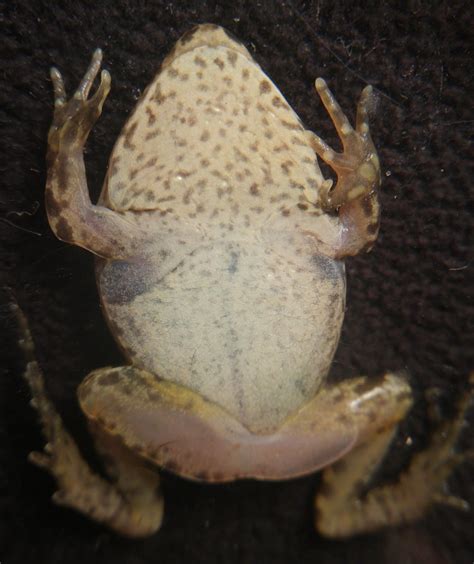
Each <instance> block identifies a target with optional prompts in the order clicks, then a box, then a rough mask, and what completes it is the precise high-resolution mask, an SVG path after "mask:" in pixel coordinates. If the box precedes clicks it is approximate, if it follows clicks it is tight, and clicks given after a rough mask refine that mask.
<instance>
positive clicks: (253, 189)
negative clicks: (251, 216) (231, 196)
mask: <svg viewBox="0 0 474 564" xmlns="http://www.w3.org/2000/svg"><path fill="white" fill-rule="evenodd" d="M250 193H251V194H252V196H258V195H259V194H260V190H259V189H258V185H257V184H256V183H255V182H254V183H253V184H252V186H250Z"/></svg>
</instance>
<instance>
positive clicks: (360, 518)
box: [315, 377, 474, 538]
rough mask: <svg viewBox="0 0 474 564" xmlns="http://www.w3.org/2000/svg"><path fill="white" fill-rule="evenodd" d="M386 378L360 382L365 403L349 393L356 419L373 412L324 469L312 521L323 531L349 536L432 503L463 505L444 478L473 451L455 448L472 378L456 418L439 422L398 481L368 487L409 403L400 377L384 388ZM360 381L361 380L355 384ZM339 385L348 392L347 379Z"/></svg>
mask: <svg viewBox="0 0 474 564" xmlns="http://www.w3.org/2000/svg"><path fill="white" fill-rule="evenodd" d="M386 382H387V377H385V379H384V381H383V382H382V383H381V384H380V385H377V386H373V387H372V388H371V389H370V388H369V386H368V385H367V384H365V386H366V390H365V393H364V394H363V395H365V397H366V399H368V400H369V401H368V402H367V404H366V405H365V406H364V403H365V401H366V400H365V399H364V397H363V396H362V397H360V398H358V397H357V396H354V400H353V402H352V404H353V405H352V407H353V408H354V407H355V408H356V409H360V413H361V416H362V418H361V423H363V419H364V412H365V414H368V413H372V414H373V415H375V417H373V415H372V416H371V417H370V418H369V419H370V425H368V426H367V427H366V428H365V430H363V429H362V428H361V433H360V440H359V443H358V445H357V447H356V448H355V449H354V450H353V451H351V452H350V453H349V454H348V456H346V457H345V458H344V459H343V460H340V461H338V462H336V463H335V464H334V465H333V466H331V467H329V468H327V469H325V470H324V473H323V479H322V485H321V490H320V492H319V494H318V495H317V497H316V500H315V508H316V516H315V517H316V522H315V524H316V528H317V529H318V531H319V532H320V533H321V534H323V535H325V536H328V537H339V538H340V537H348V536H353V535H355V534H359V533H367V532H370V531H373V530H375V529H378V528H381V527H384V526H389V525H392V526H393V525H399V524H401V523H406V522H410V521H415V520H416V519H418V518H420V517H421V516H422V515H423V514H424V513H425V512H426V511H427V509H428V508H429V506H430V505H432V504H433V503H435V502H443V503H446V504H448V505H451V506H454V507H456V508H458V509H459V508H461V509H465V507H466V503H465V502H463V500H461V499H458V498H456V497H454V496H450V495H447V494H446V483H445V482H446V480H447V479H448V477H449V475H450V473H451V472H452V470H453V468H454V467H455V466H457V465H458V464H459V463H461V462H462V461H463V460H465V459H466V458H467V457H468V456H471V455H472V453H469V452H468V453H466V454H457V453H456V452H455V449H454V447H455V444H456V442H457V441H458V438H459V435H460V433H461V430H462V428H463V426H464V423H465V414H466V412H467V410H468V408H469V406H470V404H471V401H472V398H473V396H474V378H471V388H470V390H468V392H467V393H465V394H464V395H463V396H462V398H461V401H460V404H459V406H458V410H457V415H456V417H455V418H454V419H453V420H451V421H448V422H444V423H442V424H441V425H440V426H439V427H438V429H437V431H436V433H435V434H434V436H433V438H432V441H431V444H430V445H429V446H428V447H427V448H426V449H425V450H423V451H421V452H419V453H417V454H416V455H415V456H414V457H413V458H412V461H411V463H410V465H409V466H408V469H407V470H405V471H404V473H403V474H402V475H401V476H400V478H399V480H398V481H397V482H395V483H393V484H392V483H390V484H384V485H381V486H376V487H373V488H371V489H368V488H367V484H368V482H369V480H370V479H371V477H372V476H373V474H374V472H375V471H376V469H377V467H378V466H379V463H380V462H381V460H382V458H383V456H384V455H385V454H386V452H387V450H388V448H389V446H390V443H391V441H392V438H393V436H394V435H395V432H396V430H397V421H399V420H401V419H402V418H403V417H404V415H405V414H406V412H407V411H408V409H409V407H410V405H411V394H410V393H409V392H410V390H409V388H408V387H407V384H404V382H403V380H399V385H398V386H397V385H395V386H391V387H387V386H386ZM394 383H395V384H396V381H394ZM363 386H364V383H363V382H361V383H360V384H359V385H358V386H357V385H356V387H359V388H362V387H363ZM343 387H344V388H346V390H345V394H346V395H350V393H351V388H354V385H353V383H352V382H351V381H349V382H347V383H343ZM354 391H356V389H355V388H354ZM371 396H372V397H371ZM377 396H378V398H377ZM370 404H372V406H371V405H370ZM364 492H365V494H364Z"/></svg>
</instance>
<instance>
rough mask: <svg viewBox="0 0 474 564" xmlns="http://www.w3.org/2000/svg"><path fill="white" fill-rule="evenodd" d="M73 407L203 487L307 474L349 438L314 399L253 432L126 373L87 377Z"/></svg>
mask: <svg viewBox="0 0 474 564" xmlns="http://www.w3.org/2000/svg"><path fill="white" fill-rule="evenodd" d="M332 399H334V398H332ZM79 401H80V404H81V407H82V409H83V411H84V413H85V414H86V416H87V417H88V418H89V420H90V421H92V422H93V423H94V424H96V425H98V426H99V427H100V428H101V429H102V431H103V433H105V434H107V435H109V436H115V437H117V438H118V439H119V440H120V441H121V442H122V443H123V444H124V445H125V446H126V447H127V448H128V449H130V450H132V451H134V452H136V453H138V454H139V455H140V456H142V457H144V458H146V459H148V460H150V461H152V462H154V463H155V464H157V465H159V466H162V467H164V468H166V469H168V470H170V471H172V472H175V473H176V474H179V475H181V476H184V477H187V478H190V479H194V480H202V481H208V482H226V481H232V480H235V479H239V478H257V479H266V480H278V479H286V478H292V477H295V476H300V475H304V474H308V473H311V472H313V471H315V470H317V469H319V468H321V467H323V466H326V465H328V464H330V463H332V462H334V461H335V460H337V459H338V458H340V457H341V456H343V455H344V454H345V453H346V452H347V451H348V450H350V449H351V448H352V447H353V446H354V444H355V442H356V439H357V430H356V427H355V426H354V425H353V424H352V422H351V421H349V420H342V419H341V420H338V419H337V417H335V416H333V409H332V405H328V406H326V407H325V406H324V405H321V404H320V402H319V401H318V400H315V401H313V402H310V403H309V404H307V405H306V406H305V408H303V409H302V410H301V411H300V412H298V413H297V414H295V415H294V416H293V417H291V418H289V419H288V420H287V421H285V422H284V423H283V424H282V425H281V427H279V428H278V429H271V430H268V432H266V433H259V434H256V433H253V432H251V430H249V429H247V428H246V427H244V426H243V425H242V424H241V423H240V422H239V421H238V420H237V419H235V418H234V417H233V416H231V415H230V414H228V413H227V412H226V411H225V410H224V409H222V408H221V407H219V406H218V405H216V404H214V403H211V402H210V401H208V400H206V399H205V398H204V397H202V396H201V395H199V394H197V393H195V392H193V391H192V390H190V389H187V388H184V387H182V386H179V385H176V384H174V383H171V382H166V381H163V380H160V379H158V378H157V377H156V376H154V375H153V374H150V373H148V372H146V371H143V370H140V369H137V368H134V367H128V368H120V369H116V368H109V369H105V370H104V369H102V370H99V371H96V372H93V373H92V374H91V375H89V377H88V378H87V379H86V380H85V381H84V382H83V383H82V385H81V386H80V389H79Z"/></svg>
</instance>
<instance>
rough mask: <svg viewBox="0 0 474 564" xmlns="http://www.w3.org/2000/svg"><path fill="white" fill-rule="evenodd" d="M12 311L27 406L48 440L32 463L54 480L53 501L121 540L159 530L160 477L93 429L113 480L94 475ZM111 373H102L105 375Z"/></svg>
mask: <svg viewBox="0 0 474 564" xmlns="http://www.w3.org/2000/svg"><path fill="white" fill-rule="evenodd" d="M15 309H16V313H17V317H18V320H19V325H20V329H21V332H22V339H21V341H20V343H21V344H22V347H23V350H24V352H25V356H26V359H27V368H26V371H25V378H26V380H27V382H28V384H29V387H30V390H31V395H32V400H31V405H32V406H33V407H34V408H35V409H36V411H37V412H38V414H39V416H40V419H41V423H42V429H43V434H44V436H45V439H46V441H47V442H46V445H45V447H44V452H32V453H31V454H30V460H31V462H33V463H34V464H36V465H37V466H39V467H41V468H44V469H45V470H47V471H48V472H49V473H50V474H51V475H52V476H53V477H54V478H55V480H56V482H57V486H58V489H57V491H56V492H55V493H54V495H53V500H54V502H55V503H57V504H58V505H63V506H68V507H71V508H73V509H75V510H76V511H79V512H81V513H83V514H84V515H87V516H89V517H90V518H91V519H93V520H95V521H97V522H99V523H103V524H105V525H107V526H108V527H110V528H111V529H113V530H115V531H117V532H119V533H120V534H122V535H125V536H130V537H143V536H148V535H151V534H153V533H154V532H155V531H157V530H158V529H159V528H160V525H161V521H162V517H163V499H162V497H161V494H160V491H159V489H158V486H159V476H158V474H157V473H156V472H153V471H151V470H149V469H148V468H147V467H146V466H145V464H144V462H143V460H141V459H140V458H139V457H138V456H136V455H135V454H134V453H132V452H129V451H128V450H127V449H126V448H124V446H123V445H122V444H120V442H119V441H118V440H117V439H114V437H111V436H105V435H102V434H101V433H100V430H97V429H93V430H95V431H97V433H94V436H95V438H96V446H97V448H98V451H99V453H100V454H101V455H102V456H103V458H104V461H105V463H106V469H107V471H108V473H109V475H110V477H111V479H112V481H111V482H109V481H108V480H106V479H104V478H102V477H101V476H100V475H98V474H97V473H95V472H94V471H92V469H91V468H90V466H89V464H88V463H87V462H86V460H85V459H84V457H83V456H82V454H81V452H80V451H79V449H78V447H77V445H76V443H75V442H74V439H73V438H72V436H71V435H70V434H69V432H68V431H67V430H66V428H65V427H64V424H63V421H62V418H61V416H60V415H59V413H58V412H57V411H56V409H55V407H54V405H53V404H52V402H51V400H50V399H49V397H48V395H47V393H46V391H45V386H44V379H43V374H42V372H41V369H40V368H39V366H38V363H37V361H36V359H35V357H34V347H33V341H32V339H31V334H30V331H29V328H28V325H27V322H26V319H25V317H24V315H23V314H22V312H21V311H20V310H19V309H18V308H15ZM126 370H128V368H127V369H126ZM109 371H110V369H103V370H102V372H103V373H104V374H107V373H108V372H109Z"/></svg>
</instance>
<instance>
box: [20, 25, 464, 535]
mask: <svg viewBox="0 0 474 564" xmlns="http://www.w3.org/2000/svg"><path fill="white" fill-rule="evenodd" d="M101 59H102V53H101V51H100V50H97V51H96V52H95V53H94V56H93V58H92V62H91V64H90V67H89V69H88V70H87V72H86V74H85V76H84V78H83V79H82V82H81V83H80V86H79V88H78V89H77V91H76V92H75V94H74V96H73V97H72V98H71V99H70V100H67V99H66V94H65V89H64V85H63V80H62V77H61V75H60V73H59V72H58V70H56V69H52V72H51V77H52V82H53V86H54V92H55V109H54V118H53V123H52V126H51V129H50V132H49V138H48V180H47V187H46V207H47V213H48V218H49V223H50V225H51V228H52V230H53V231H54V233H55V234H56V235H57V237H58V238H60V239H62V240H63V241H66V242H68V243H71V244H75V245H79V246H81V247H83V248H85V249H87V250H89V251H91V252H92V253H94V254H95V255H96V272H97V283H98V288H99V293H100V299H101V304H102V308H103V311H104V314H105V317H106V319H107V322H108V324H109V327H110V330H111V331H112V334H113V335H114V337H115V339H116V341H117V343H118V345H119V347H120V348H121V350H122V352H123V354H124V356H125V358H126V359H127V365H126V366H123V367H118V368H112V367H107V368H101V369H99V370H95V371H94V372H92V373H91V374H89V375H88V376H87V378H86V379H85V381H84V382H83V383H82V384H81V385H80V387H79V391H78V397H79V402H80V406H81V408H82V410H83V411H84V413H85V415H86V417H87V419H88V422H89V424H90V430H91V433H92V435H93V438H94V441H95V444H96V447H97V450H98V452H99V454H100V455H102V456H103V459H104V468H105V472H106V475H107V476H108V479H106V478H104V477H102V476H100V475H98V474H96V473H94V472H93V471H92V470H91V469H90V467H89V466H88V464H87V462H86V461H85V460H84V459H83V457H82V455H81V454H80V452H79V450H78V448H77V446H76V444H75V442H74V440H73V439H72V437H71V436H70V435H69V433H68V432H67V430H66V429H65V428H64V426H63V423H62V420H61V418H60V416H59V415H58V413H57V412H56V410H55V408H54V406H53V405H52V403H51V401H50V400H49V398H48V396H47V394H46V393H45V388H44V383H43V376H42V373H41V371H40V369H39V366H38V364H37V362H36V360H35V358H34V354H33V345H32V341H31V336H30V335H29V331H28V328H27V325H26V321H25V320H24V318H22V317H21V316H20V317H21V319H22V324H23V330H24V334H25V339H24V340H23V344H24V348H25V350H26V351H27V354H28V358H29V363H28V367H27V374H26V375H27V379H28V381H29V383H30V387H31V390H32V394H33V400H32V403H33V405H34V406H35V407H36V409H37V410H38V412H39V414H40V417H41V420H42V424H43V428H44V434H45V436H46V439H47V445H46V446H45V449H44V452H43V453H32V455H31V458H32V460H33V462H35V463H36V464H38V465H39V466H42V467H45V468H46V469H47V470H48V471H49V472H50V473H51V474H52V475H53V476H54V477H55V478H56V480H57V484H58V491H57V492H56V493H55V494H54V498H53V499H54V501H55V502H57V503H59V504H61V505H66V506H69V507H72V508H74V509H76V510H78V511H80V512H82V513H83V514H85V515H88V516H89V517H91V518H92V519H94V520H96V521H98V522H101V523H104V524H106V525H107V526H109V527H110V528H112V529H114V530H115V531H117V532H119V533H121V534H123V535H127V536H130V537H142V536H146V535H150V534H152V533H154V532H155V531H156V530H157V529H158V528H159V527H160V525H161V522H162V516H163V500H162V496H161V493H160V490H159V476H158V473H157V472H155V471H154V470H153V469H152V468H151V467H152V465H151V464H150V463H153V464H154V465H156V466H157V467H161V468H164V469H166V470H169V471H171V472H174V473H176V474H178V475H180V476H183V477H186V478H189V479H192V480H197V481H206V482H228V481H232V480H237V479H244V478H255V479H259V480H283V479H289V478H293V477H296V476H302V475H306V474H308V473H311V472H314V471H316V470H318V469H322V468H326V469H325V470H324V473H323V477H322V488H321V491H320V493H319V495H318V496H317V497H316V501H315V507H316V518H315V522H316V527H317V529H318V530H319V531H320V532H321V533H322V534H324V535H327V536H331V537H344V536H349V535H353V534H357V533H360V532H364V531H370V530H373V529H376V528H378V527H381V526H384V525H389V524H397V523H400V522H402V521H407V520H411V519H415V518H417V517H419V516H420V515H421V514H422V513H423V512H424V511H425V509H426V508H427V507H428V506H429V505H430V504H431V503H432V502H433V501H435V500H439V499H440V498H441V497H442V494H441V492H442V487H443V484H444V481H445V479H446V478H447V476H448V475H449V473H450V470H451V469H452V467H453V465H454V462H455V461H457V460H458V458H456V456H455V455H454V454H453V453H452V446H453V445H454V443H455V441H456V439H457V437H458V434H459V432H460V429H461V426H462V423H463V415H464V411H465V409H466V408H467V404H468V396H467V395H466V398H465V399H464V400H463V404H462V406H461V407H460V409H459V415H458V416H457V418H456V419H455V420H454V421H452V422H449V423H448V424H445V425H444V426H443V428H442V429H441V430H440V431H439V432H438V433H437V435H436V436H435V438H434V440H433V443H432V445H431V446H430V447H429V448H428V449H427V450H426V451H425V452H422V453H420V454H418V455H416V456H415V458H414V459H413V462H412V463H411V465H410V467H409V469H408V470H407V471H406V473H405V475H404V476H403V478H402V479H401V481H400V482H399V483H397V484H395V485H389V486H380V487H376V488H374V489H372V490H370V491H369V492H368V493H367V492H366V494H365V495H364V496H361V494H362V492H363V490H364V488H365V486H366V484H367V482H368V480H369V478H370V476H371V475H372V473H373V471H374V469H375V468H376V467H377V465H378V463H379V462H380V460H381V459H382V457H383V456H384V454H385V453H386V451H387V449H388V447H389V445H390V442H391V440H392V438H393V436H394V434H395V432H396V429H397V424H398V423H399V422H400V421H401V420H402V419H403V418H404V417H405V416H406V414H407V412H408V410H409V409H410V406H411V405H412V393H411V389H410V386H409V384H408V382H407V381H406V379H405V378H404V377H402V376H399V375H396V374H386V375H385V376H384V377H383V378H382V379H380V380H379V381H377V382H373V383H372V382H370V381H368V380H367V379H366V378H363V377H360V378H356V379H353V380H348V381H343V382H341V383H338V384H334V385H331V384H329V383H327V382H326V381H325V377H326V375H327V373H328V370H329V367H330V365H331V361H332V358H333V355H334V352H335V349H336V346H337V343H338V339H339V334H340V329H341V324H342V320H343V315H344V308H345V273H344V265H343V262H342V261H343V259H345V258H346V257H348V256H353V255H356V254H358V253H360V252H366V251H368V250H370V249H371V247H372V245H373V244H374V242H375V240H376V238H377V234H378V230H379V217H380V212H379V210H380V208H379V186H380V178H381V175H380V165H379V159H378V157H377V153H376V150H375V148H374V145H373V143H372V140H371V137H370V133H369V124H368V111H369V107H370V105H371V101H372V98H373V93H372V89H371V87H370V86H368V87H366V88H365V89H364V90H363V92H362V94H361V97H360V100H359V103H358V106H357V117H356V125H355V128H353V127H352V126H351V124H350V123H349V120H348V119H347V118H346V116H345V115H344V113H343V112H342V110H341V108H340V107H339V105H338V103H337V102H336V100H335V99H334V96H333V95H332V93H331V92H330V90H329V89H328V87H327V85H326V83H325V82H324V80H322V79H320V78H318V79H317V80H316V90H317V92H318V94H319V96H320V97H321V100H322V102H323V104H324V106H325V108H326V110H327V111H328V113H329V116H330V117H331V119H332V121H333V122H334V125H335V128H336V130H337V132H338V134H339V137H340V139H341V142H342V146H343V152H342V153H337V152H335V151H334V150H333V149H331V148H330V147H329V146H328V145H327V144H326V143H325V142H324V141H323V140H321V139H320V138H319V137H318V136H317V135H315V134H314V133H312V132H311V131H308V130H307V129H305V127H304V126H303V124H302V123H301V121H300V120H299V118H298V116H297V115H296V114H295V113H294V111H293V110H292V109H291V107H290V106H289V104H288V103H287V101H286V100H285V98H284V97H283V96H282V94H281V92H280V91H279V90H278V89H277V88H276V86H275V85H274V84H273V83H272V82H271V80H270V79H269V78H268V77H267V76H266V75H265V74H264V73H263V71H262V70H261V68H260V67H259V66H258V64H257V63H256V62H255V61H254V60H253V59H252V57H251V55H250V53H249V52H248V51H247V49H246V48H245V47H244V46H243V45H242V44H240V43H238V42H237V41H236V40H235V39H233V38H231V37H230V36H229V34H228V33H227V32H226V31H225V30H224V29H222V28H220V27H218V26H215V25H200V26H198V27H196V28H194V29H193V30H192V31H190V32H189V33H187V34H186V35H185V36H184V37H182V38H181V39H180V40H179V41H178V42H177V44H176V46H175V47H174V49H173V50H172V52H171V53H170V54H169V55H168V56H167V57H166V58H165V60H164V62H163V64H162V67H161V70H160V72H159V74H158V75H157V76H156V78H155V79H154V80H153V82H152V83H151V84H150V86H149V87H148V88H147V90H146V91H145V93H144V94H143V96H142V98H141V99H140V101H139V103H138V105H137V107H136V108H135V110H134V112H133V113H132V115H131V116H130V118H129V120H128V122H127V124H126V126H125V128H124V130H123V132H122V133H121V135H120V137H119V138H118V140H117V142H116V144H115V147H114V149H113V152H112V156H111V158H110V164H109V168H108V171H107V175H106V179H105V182H104V186H103V190H102V194H101V196H100V199H99V202H98V203H97V204H93V203H92V202H91V200H90V197H89V194H88V189H87V183H86V174H85V168H84V160H83V150H84V145H85V143H86V140H87V137H88V135H89V132H90V130H91V128H92V126H93V124H94V123H95V121H96V120H97V119H98V117H99V115H100V113H101V111H102V106H103V104H104V101H105V99H106V97H107V95H108V93H109V90H110V75H109V74H108V72H107V71H104V70H103V71H102V73H101V80H100V85H99V86H98V88H97V90H96V92H95V93H94V94H93V95H90V90H91V87H92V84H93V82H94V80H95V78H96V76H97V74H98V72H99V69H100V66H101ZM317 155H318V156H319V157H320V158H321V159H322V160H323V161H325V162H326V163H327V164H328V165H329V166H330V167H332V168H333V169H334V171H335V173H336V175H337V183H336V185H335V186H334V187H333V186H332V182H331V181H330V180H325V179H324V178H323V176H322V173H321V171H320V169H319V166H318V160H317ZM343 457H344V463H342V462H340V460H341V459H342V458H343ZM433 460H436V461H437V464H431V462H432V461H433ZM449 499H450V500H451V502H452V501H453V498H449Z"/></svg>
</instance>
